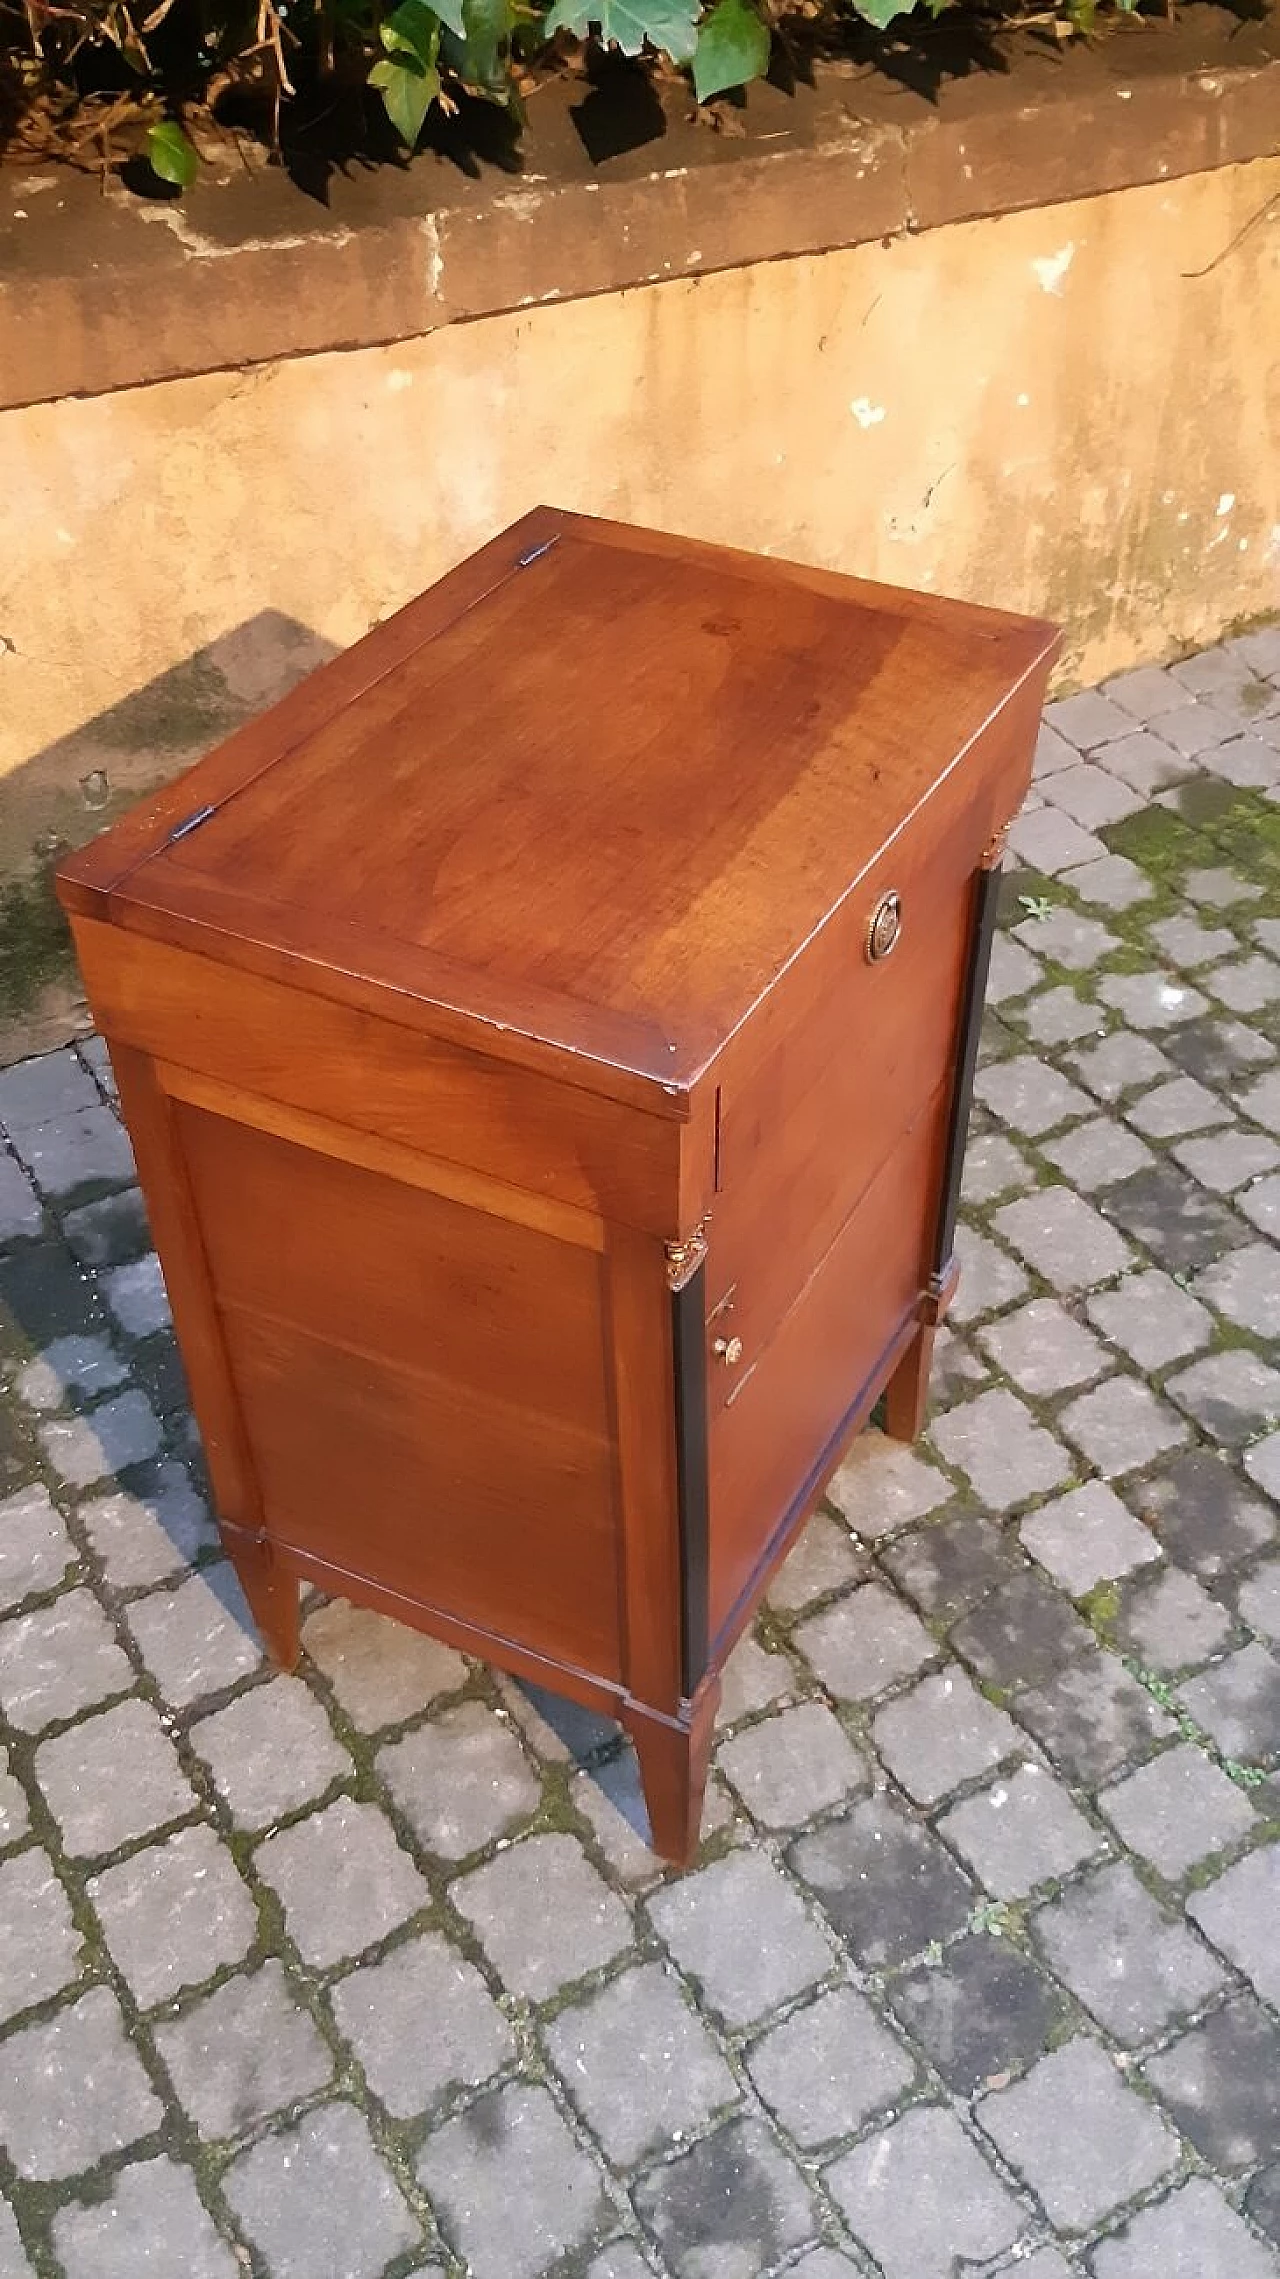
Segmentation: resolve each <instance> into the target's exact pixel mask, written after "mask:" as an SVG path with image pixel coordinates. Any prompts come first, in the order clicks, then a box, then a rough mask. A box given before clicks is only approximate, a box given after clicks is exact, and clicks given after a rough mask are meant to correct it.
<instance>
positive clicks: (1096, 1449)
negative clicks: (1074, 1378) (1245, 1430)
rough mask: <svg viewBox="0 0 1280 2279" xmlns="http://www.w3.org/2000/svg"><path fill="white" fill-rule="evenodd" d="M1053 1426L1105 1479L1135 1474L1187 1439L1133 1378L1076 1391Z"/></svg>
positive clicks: (1147, 1388)
mask: <svg viewBox="0 0 1280 2279" xmlns="http://www.w3.org/2000/svg"><path fill="white" fill-rule="evenodd" d="M1058 1422H1059V1424H1060V1425H1061V1427H1062V1430H1063V1431H1064V1432H1065V1434H1066V1435H1067V1438H1068V1439H1069V1440H1071V1441H1073V1442H1074V1443H1075V1445H1076V1447H1077V1448H1078V1449H1079V1450H1080V1452H1081V1454H1082V1455H1083V1456H1084V1457H1086V1458H1087V1460H1088V1462H1089V1463H1090V1464H1091V1465H1092V1466H1093V1468H1094V1470H1095V1471H1097V1472H1101V1473H1102V1475H1103V1477H1104V1478H1105V1479H1115V1478H1116V1477H1117V1476H1118V1475H1119V1474H1120V1473H1122V1472H1133V1471H1136V1470H1138V1469H1139V1468H1140V1467H1141V1466H1143V1465H1145V1464H1150V1463H1151V1462H1152V1460H1153V1458H1155V1457H1157V1456H1161V1455H1163V1454H1164V1452H1165V1450H1166V1449H1168V1448H1176V1447H1177V1445H1178V1443H1179V1441H1182V1440H1185V1439H1186V1438H1187V1428H1186V1426H1185V1424H1184V1423H1183V1422H1182V1420H1181V1418H1180V1417H1178V1416H1177V1415H1175V1414H1174V1412H1173V1410H1172V1409H1170V1408H1168V1407H1166V1405H1165V1403H1164V1402H1163V1401H1161V1400H1159V1399H1158V1398H1157V1396H1156V1395H1155V1394H1154V1393H1153V1392H1152V1390H1151V1388H1150V1386H1149V1385H1142V1384H1139V1383H1138V1381H1137V1379H1136V1378H1134V1377H1110V1378H1108V1380H1107V1382H1106V1383H1105V1384H1103V1385H1099V1386H1097V1387H1096V1388H1095V1390H1094V1391H1093V1392H1091V1393H1082V1394H1081V1395H1080V1396H1079V1398H1078V1399H1077V1400H1074V1401H1071V1402H1070V1403H1069V1404H1068V1406H1067V1407H1066V1408H1065V1409H1063V1411H1062V1413H1061V1415H1060V1416H1059V1418H1058Z"/></svg>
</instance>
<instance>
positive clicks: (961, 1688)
mask: <svg viewBox="0 0 1280 2279" xmlns="http://www.w3.org/2000/svg"><path fill="white" fill-rule="evenodd" d="M1278 723H1280V628H1276V627H1270V628H1262V629H1259V630H1257V631H1256V632H1254V633H1252V634H1247V635H1244V636H1242V637H1241V638H1239V639H1238V640H1233V641H1229V642H1226V643H1223V644H1221V645H1220V646H1219V647H1218V648H1216V649H1213V650H1210V651H1207V652H1205V653H1204V654H1203V655H1201V656H1200V657H1193V658H1185V659H1182V660H1179V661H1177V662H1175V663H1173V664H1171V665H1169V666H1160V667H1142V668H1139V669H1137V670H1135V671H1133V672H1130V673H1125V674H1121V675H1119V676H1117V677H1116V678H1115V680H1113V681H1112V682H1111V683H1109V684H1108V686H1107V687H1106V688H1105V689H1103V690H1101V691H1097V690H1092V691H1084V692H1081V693H1080V694H1079V695H1076V696H1072V697H1069V698H1067V699H1065V700H1064V701H1062V702H1061V703H1058V704H1055V705H1054V706H1053V707H1051V709H1050V715H1049V719H1048V721H1047V723H1046V725H1045V727H1044V729H1043V731H1042V733H1041V736H1040V740H1039V744H1038V748H1037V755H1036V785H1035V792H1034V796H1033V799H1032V801H1031V802H1030V803H1029V805H1028V809H1027V811H1026V813H1025V814H1024V815H1023V816H1022V817H1021V818H1020V819H1019V821H1018V822H1017V823H1016V825H1015V827H1014V830H1013V833H1012V838H1011V849H1012V852H1011V856H1010V863H1009V868H1010V873H1011V875H1010V877H1009V878H1008V880H1007V881H1006V884H1005V887H1004V890H1003V896H1002V912H1003V918H1002V929H1001V932H1000V934H999V935H998V938H997V942H996V947H995V952H994V956H993V964H992V990H991V1008H990V1012H989V1017H988V1020H987V1022H986V1024H985V1028H984V1039H983V1052H982V1065H981V1067H980V1070H979V1074H978V1080H977V1096H976V1098H977V1104H976V1109H975V1116H974V1132H973V1142H972V1146H971V1149H970V1154H969V1159H968V1163H967V1166H966V1175H965V1182H964V1197H963V1211H962V1223H961V1228H960V1233H959V1237H958V1251H959V1255H960V1259H961V1265H962V1270H963V1278H962V1282H961V1286H960V1293H959V1297H958V1300H957V1303H956V1306H955V1310H954V1312H953V1314H952V1317H951V1320H950V1322H949V1324H948V1325H947V1327H946V1328H945V1330H944V1331H943V1333H942V1334H941V1335H940V1337H939V1339H938V1345H937V1352H936V1356H935V1367H934V1373H933V1380H932V1385H931V1399H930V1407H929V1415H928V1421H927V1428H926V1431H925V1433H924V1434H923V1435H922V1437H921V1439H920V1441H919V1443H918V1444H917V1445H916V1446H915V1447H914V1448H906V1447H903V1446H900V1445H899V1444H897V1443H895V1442H892V1441H889V1440H886V1439H885V1438H884V1437H883V1436H882V1435H881V1434H880V1433H879V1432H878V1431H874V1430H871V1431H868V1432H866V1433H864V1434H863V1435H862V1437H861V1438H860V1439H859V1440H858V1442H857V1443H856V1444H855V1446H854V1448H853V1449H852V1451H851V1452H850V1453H849V1455H848V1456H847V1458H846V1460H845V1461H844V1462H843V1463H842V1465H841V1467H840V1469H839V1471H838V1472H837V1473H836V1475H835V1478H834V1479H833V1481H832V1482H831V1485H830V1489H829V1492H828V1495H827V1497H826V1499H825V1501H824V1505H823V1508H822V1509H821V1511H820V1512H819V1514H818V1515H817V1516H816V1517H815V1519H814V1520H813V1521H812V1523H811V1524H810V1527H809V1528H808V1530H807V1531H806V1532H805V1533H804V1534H803V1535H802V1537H801V1538H800V1541H799V1543H798V1544H797V1546H796V1548H795V1550H794V1552H793V1553H792V1556H791V1557H790V1559H789V1560H788V1562H787V1564H786V1566H785V1567H784V1569H783V1570H782V1572H781V1573H780V1574H779V1575H778V1577H776V1578H775V1581H774V1583H773V1585H772V1587H771V1590H770V1594H769V1598H768V1600H767V1603H766V1605H765V1607H764V1609H763V1611H762V1613H761V1615H760V1617H759V1620H758V1622H757V1624H756V1625H755V1627H754V1629H753V1631H751V1632H749V1633H748V1634H747V1635H746V1636H745V1637H744V1638H743V1639H742V1640H741V1641H740V1642H739V1644H738V1646H737V1647H736V1649H735V1651H734V1653H733V1655H732V1657H731V1660H730V1662H729V1665H728V1668H727V1670H726V1673H725V1682H724V1691H723V1700H722V1707H721V1716H720V1720H719V1725H718V1730H717V1748H716V1754H715V1758H714V1764H713V1772H712V1776H711V1781H710V1784H709V1789H708V1800H707V1810H706V1814H705V1817H704V1825H703V1845H702V1850H701V1852H700V1855H699V1857H698V1859H697V1861H696V1862H695V1864H694V1866H693V1868H692V1869H691V1870H690V1871H689V1872H688V1873H686V1874H684V1875H676V1874H674V1873H672V1872H670V1871H667V1870H664V1869H663V1867H662V1865H661V1863H660V1862H658V1861H657V1860H656V1859H655V1858H654V1856H653V1854H652V1853H651V1852H650V1851H649V1849H648V1847H647V1844H646V1842H645V1833H646V1822H645V1818H644V1808H643V1801H642V1798H641V1793H640V1787H639V1780H638V1774H637V1768H636V1762H635V1756H634V1752H633V1751H632V1749H631V1747H630V1745H629V1744H628V1743H625V1742H623V1740H622V1738H621V1736H620V1735H619V1734H618V1732H617V1730H616V1728H615V1727H613V1726H612V1725H610V1724H609V1723H608V1721H607V1720H605V1719H603V1718H601V1717H599V1716H597V1715H595V1714H593V1713H588V1712H585V1711H582V1710H579V1709H576V1708H574V1707H573V1706H572V1705H570V1704H566V1703H564V1702H561V1701H558V1700H556V1699H555V1697H553V1696H552V1695H550V1694H547V1693H543V1692H541V1691H540V1690H539V1689H538V1688H536V1687H533V1686H528V1685H523V1684H517V1683H516V1682H515V1681H514V1680H512V1679H508V1678H502V1677H499V1676H498V1675H497V1674H496V1673H494V1672H493V1671H490V1670H486V1669H484V1668H483V1667H481V1666H479V1665H476V1664H473V1663H471V1662H469V1661H468V1660H467V1659H466V1658H465V1657H464V1656H463V1655H462V1654H460V1653H458V1652H457V1651H455V1650H454V1649H453V1648H452V1647H448V1646H445V1645H441V1644H439V1643H438V1642H436V1641H433V1640H431V1639H428V1638H425V1637H421V1636H419V1635H417V1634H416V1633H413V1632H410V1631H408V1630H405V1629H403V1628H400V1627H399V1626H397V1625H396V1624H394V1623H392V1622H390V1621H388V1620H387V1619H385V1618H384V1617H382V1616H380V1615H376V1614H373V1613H370V1612H367V1611H364V1610H357V1609H354V1608H351V1607H349V1606H347V1605H345V1604H344V1603H343V1602H342V1601H341V1600H337V1599H335V1600H326V1599H325V1598H324V1597H323V1595H322V1594H320V1593H319V1592H310V1593H308V1594H307V1597H306V1601H305V1603H304V1609H303V1612H304V1623H303V1642H304V1649H305V1650H304V1654H303V1658H302V1661H301V1664H300V1667H299V1669H298V1671H297V1673H296V1674H295V1675H292V1676H289V1677H282V1676H279V1675H277V1674H274V1673H272V1672H271V1671H270V1670H269V1669H268V1667H267V1665H266V1663H265V1661H264V1657H263V1655H262V1652H261V1648H260V1644H259V1641H258V1640H257V1638H256V1636H255V1635H254V1632H253V1627H252V1624H251V1622H250V1620H249V1617H248V1612H247V1609H246V1607H245V1604H244V1601H243V1598H242V1596H241V1594H240V1591H239V1588H238V1585H237V1584H236V1580H235V1576H234V1573H233V1571H232V1569H231V1567H230V1566H229V1564H228V1563H227V1561H226V1560H225V1559H224V1558H223V1557H222V1556H221V1553H220V1550H219V1546H218V1542H217V1536H216V1531H215V1527H214V1522H213V1519H212V1515H211V1512H210V1509H209V1505H208V1499H207V1487H206V1485H205V1482H204V1476H203V1467H202V1464H201V1461H200V1457H199V1452H198V1444H197V1442H196V1440H195V1439H194V1437H193V1430H192V1425H191V1421H190V1418H189V1416H188V1414H187V1409H186V1394H185V1388H184V1385H183V1380H182V1374H181V1369H180V1365H179V1362H178V1358H177V1353H176V1347H175V1345H174V1341H173V1334H172V1329H171V1326H170V1324H169V1320H168V1303H167V1297H166V1293H165V1290H164V1284H163V1279H162V1276H161V1273H160V1269H159V1264H158V1261H157V1259H156V1256H155V1252H154V1248H153V1245H152V1241H151V1236H150V1232H149V1229H148V1226H147V1220H146V1213H145V1209H144V1206H143V1203H142V1198H141V1195H140V1193H139V1190H138V1188H137V1185H136V1183H135V1180H136V1175H135V1171H134V1166H133V1159H132V1155H131V1152H130V1149H129V1146H128V1142H127V1139H126V1136H125V1134H124V1131H123V1129H122V1127H121V1125H120V1122H119V1120H118V1116H117V1113H116V1109H115V1096H114V1090H113V1087H112V1085H111V1081H110V1070H109V1066H108V1064H107V1062H106V1059H105V1056H104V1053H103V1051H102V1047H101V1045H100V1043H99V1042H98V1041H97V1040H93V1039H86V1040H84V1041H82V1042H81V1043H80V1044H78V1045H77V1046H75V1047H67V1048H66V1049H65V1050H63V1051H59V1052H53V1053H48V1054H46V1055H44V1056H42V1057H40V1058H38V1059H34V1060H30V1061H26V1062H24V1063H21V1064H19V1065H18V1066H16V1067H12V1068H7V1069H3V1070H0V1716H2V1718H3V1732H2V1733H0V2279H31V2275H32V2274H36V2275H37V2279H140V2275H142V2274H144V2273H149V2272H154V2273H156V2274H157V2279H174V2275H176V2274H177V2273H178V2272H181V2273H182V2274H183V2275H184V2279H410V2275H411V2274H416V2275H417V2279H645V2275H646V2274H647V2275H648V2279H781V2274H783V2273H785V2274H788V2275H793V2279H873V2275H875V2279H955V2275H956V2273H957V2272H958V2271H960V2270H961V2269H963V2270H964V2271H965V2272H966V2273H972V2274H973V2279H1280V2087H1278V2086H1277V2085H1278V2084H1280V1942H1278V1941H1277V1936H1276V1927H1277V1924H1280V1358H1278V1355H1280V1262H1278V1258H1280V1254H1278V1251H1277V1244H1278V1243H1280V918H1277V916H1276V912H1277V911H1278V910H1280V796H1278V795H1280V725H1277V724H1278Z"/></svg>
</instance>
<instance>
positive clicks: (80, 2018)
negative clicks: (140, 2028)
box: [0, 1986, 164, 2182]
mask: <svg viewBox="0 0 1280 2279" xmlns="http://www.w3.org/2000/svg"><path fill="white" fill-rule="evenodd" d="M163 2117H164V2108H163V2107H162V2105H161V2104H160V2101H159V2099H158V2097H156V2096H155V2095H154V2094H153V2092H152V2089H151V2085H150V2083H149V2082H148V2080H147V2076H146V2074H145V2073H144V2071H143V2069H142V2066H141V2064H140V2063H139V2061H138V2058H137V2057H136V2056H135V2054H134V2052H133V2050H132V2049H131V2048H130V2047H129V2043H128V2041H127V2039H126V2036H125V2027H124V2020H123V2018H122V2017H121V2015H120V2007H119V2004H118V2003H117V2001H116V1999H115V1996H114V1995H113V1994H108V1992H107V1990H106V1988H105V1987H102V1986H94V1987H91V1988H90V1989H89V1991H88V1993H87V1994H83V1995H81V1997H80V2000H79V2001H78V2002H76V2003H74V2004H73V2005H72V2006H71V2008H69V2009H64V2010H59V2011H57V2012H56V2014H55V2015H54V2016H53V2017H52V2018H50V2019H48V2020H47V2021H46V2022H45V2023H44V2024H43V2025H34V2026H25V2027H19V2028H18V2029H17V2030H16V2031H15V2032H14V2033H12V2034H10V2036H9V2038H8V2040H7V2041H4V2042H0V2144H2V2145H3V2146H4V2148H5V2151H6V2152H7V2153H8V2156H9V2158H10V2160H11V2161H12V2162H13V2165H14V2167H15V2169H16V2170H17V2172H18V2175H19V2176H22V2177H26V2178H27V2179H28V2180H30V2181H35V2182H49V2181H52V2182H57V2181H59V2180H61V2179H62V2178H63V2177H66V2176H77V2175H79V2174H80V2172H81V2170H83V2169H86V2168H92V2167H93V2166H94V2165H95V2164H96V2162H98V2161H99V2160H101V2159H102V2158H103V2157H104V2155H105V2154H107V2153H110V2152H123V2150H124V2148H125V2146H126V2145H130V2144H135V2143H136V2142H137V2141H138V2139H139V2138H140V2137H145V2136H149V2135H150V2133H151V2131H152V2130H153V2129H155V2128H158V2127H159V2125H160V2122H161V2121H162V2119H163Z"/></svg>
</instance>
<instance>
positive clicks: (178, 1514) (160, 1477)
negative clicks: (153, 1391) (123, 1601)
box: [79, 1458, 218, 1590]
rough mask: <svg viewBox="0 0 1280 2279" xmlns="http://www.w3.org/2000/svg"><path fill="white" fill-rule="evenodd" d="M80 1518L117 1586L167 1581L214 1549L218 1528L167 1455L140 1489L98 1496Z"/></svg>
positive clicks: (106, 1572) (128, 1587)
mask: <svg viewBox="0 0 1280 2279" xmlns="http://www.w3.org/2000/svg"><path fill="white" fill-rule="evenodd" d="M79 1517H80V1522H81V1525H82V1526H83V1527H84V1529H85V1531H86V1533H87V1535H88V1537H89V1542H90V1544H91V1546H92V1548H93V1551H94V1554H95V1556H96V1557H97V1559H98V1560H99V1561H100V1563H101V1566H102V1571H103V1573H104V1575H105V1576H106V1579H107V1581H108V1582H109V1583H110V1584H112V1585H113V1586H114V1588H115V1589H117V1590H135V1589H139V1588H141V1587H142V1586H144V1585H145V1584H148V1583H160V1582H165V1581H167V1579H168V1578H169V1577H170V1576H171V1575H176V1574H180V1573H181V1572H182V1571H183V1570H184V1569H185V1568H187V1567H189V1566H191V1565H192V1564H193V1562H194V1561H195V1560H196V1559H198V1558H199V1557H200V1555H201V1554H202V1553H203V1552H206V1551H209V1550H212V1549H213V1547H214V1546H215V1545H216V1543H217V1540H218V1533H217V1529H216V1527H215V1526H214V1523H213V1520H212V1518H211V1516H210V1513H209V1508H208V1506H207V1504H206V1503H205V1501H204V1499H203V1497H202V1496H199V1495H197V1493H196V1490H195V1489H194V1488H193V1486H192V1484H191V1481H190V1479H189V1478H188V1476H187V1474H186V1473H185V1472H184V1470H183V1468H182V1466H181V1465H180V1464H175V1463H174V1462H173V1461H172V1460H171V1459H169V1458H165V1459H164V1460H163V1461H162V1462H161V1463H159V1464H157V1465H156V1467H155V1470H154V1472H153V1473H152V1474H151V1476H150V1478H149V1479H147V1480H146V1481H145V1482H144V1483H143V1484H142V1485H141V1486H139V1487H138V1488H137V1489H136V1490H134V1492H132V1493H126V1492H124V1491H123V1490H122V1491H120V1492H119V1493H117V1494H114V1495H106V1496H94V1497H93V1498H92V1499H91V1500H90V1501H89V1502H88V1503H85V1504H81V1506H80V1513H79Z"/></svg>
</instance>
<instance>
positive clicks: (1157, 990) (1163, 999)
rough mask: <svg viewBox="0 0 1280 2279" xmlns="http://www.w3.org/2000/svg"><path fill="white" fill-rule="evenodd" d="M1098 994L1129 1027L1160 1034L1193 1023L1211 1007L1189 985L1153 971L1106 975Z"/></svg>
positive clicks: (1103, 977)
mask: <svg viewBox="0 0 1280 2279" xmlns="http://www.w3.org/2000/svg"><path fill="white" fill-rule="evenodd" d="M1098 995H1099V997H1100V998H1101V999H1102V1002H1103V1004H1104V1005H1109V1006H1111V1008H1112V1010H1113V1011H1114V1012H1116V1013H1119V1014H1120V1015H1121V1016H1122V1018H1123V1019H1124V1020H1126V1021H1127V1022H1128V1023H1129V1026H1130V1028H1134V1029H1144V1030H1147V1031H1150V1030H1156V1031H1157V1032H1158V1031H1162V1030H1164V1029H1172V1028H1175V1027H1176V1026H1177V1025H1178V1023H1179V1022H1181V1021H1192V1020H1194V1019H1195V1017H1196V1015H1197V1014H1199V1013H1203V1012H1204V1011H1205V1010H1206V1007H1207V1004H1208V1000H1207V998H1204V997H1202V996H1201V994H1200V992H1199V990H1198V989H1193V988H1192V987H1191V984H1190V982H1188V981H1184V980H1181V979H1175V978H1174V977H1173V976H1172V975H1170V974H1167V973H1161V972H1160V971H1159V970H1158V969H1154V968H1153V969H1152V970H1151V971H1150V972H1147V973H1105V974H1104V975H1103V976H1102V979H1101V980H1100V982H1099V983H1098Z"/></svg>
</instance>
